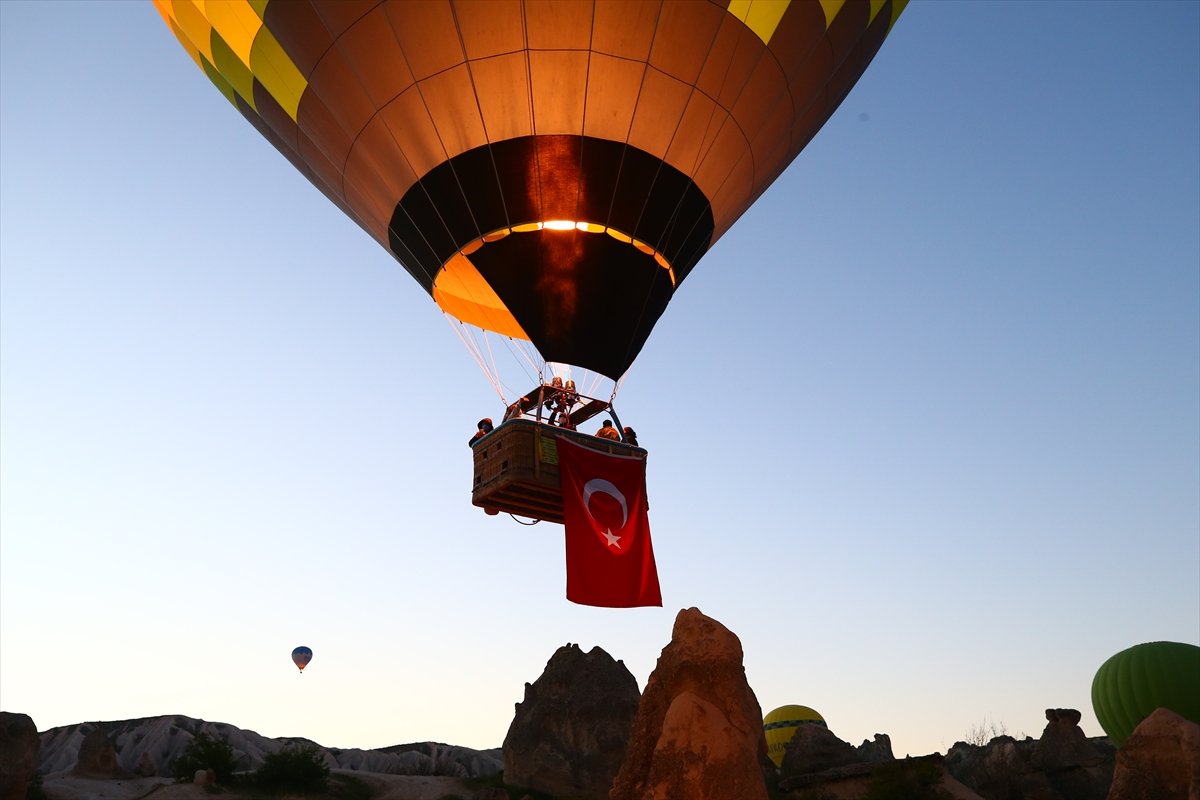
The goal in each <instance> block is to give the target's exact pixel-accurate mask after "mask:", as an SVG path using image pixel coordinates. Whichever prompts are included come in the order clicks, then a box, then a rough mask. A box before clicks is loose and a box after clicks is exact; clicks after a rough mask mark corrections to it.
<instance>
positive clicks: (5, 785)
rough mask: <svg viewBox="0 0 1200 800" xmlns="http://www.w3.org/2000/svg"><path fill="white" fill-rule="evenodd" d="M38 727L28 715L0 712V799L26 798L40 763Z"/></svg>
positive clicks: (19, 799)
mask: <svg viewBox="0 0 1200 800" xmlns="http://www.w3.org/2000/svg"><path fill="white" fill-rule="evenodd" d="M39 747H41V740H39V739H38V732H37V726H36V725H34V724H33V720H32V719H30V717H29V715H27V714H14V713H12V712H10V711H0V800H25V791H26V790H27V789H28V788H29V781H30V779H31V778H33V773H34V772H36V771H37V766H38V748H39Z"/></svg>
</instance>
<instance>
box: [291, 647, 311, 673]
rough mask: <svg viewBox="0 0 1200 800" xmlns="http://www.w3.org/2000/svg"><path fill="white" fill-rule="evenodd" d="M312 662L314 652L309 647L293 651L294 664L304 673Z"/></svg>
mask: <svg viewBox="0 0 1200 800" xmlns="http://www.w3.org/2000/svg"><path fill="white" fill-rule="evenodd" d="M310 661H312V650H310V649H308V648H307V647H297V648H296V649H295V650H293V651H292V663H293V664H295V665H296V666H297V667H299V668H300V671H301V672H304V668H305V667H307V666H308V662H310Z"/></svg>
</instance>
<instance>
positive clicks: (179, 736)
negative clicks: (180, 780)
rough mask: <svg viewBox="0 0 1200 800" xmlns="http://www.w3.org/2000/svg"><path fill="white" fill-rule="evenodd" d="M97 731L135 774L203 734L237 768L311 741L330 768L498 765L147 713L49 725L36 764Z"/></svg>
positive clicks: (456, 769)
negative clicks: (341, 746) (228, 752)
mask: <svg viewBox="0 0 1200 800" xmlns="http://www.w3.org/2000/svg"><path fill="white" fill-rule="evenodd" d="M96 730H100V731H102V732H103V733H104V735H106V736H107V737H108V739H109V741H110V742H112V744H113V746H114V748H115V750H116V760H117V763H118V764H119V765H120V767H121V768H122V769H124V770H127V771H129V772H133V773H137V774H138V775H143V776H151V775H157V776H161V777H170V776H171V775H172V770H171V765H172V764H173V763H174V761H175V760H176V759H177V758H179V757H180V756H181V755H182V754H183V751H184V750H185V749H186V748H187V746H188V744H189V743H190V742H191V741H192V739H193V738H194V737H195V736H196V735H197V734H200V733H205V734H207V735H209V736H211V737H213V738H214V739H220V740H222V741H224V742H226V743H228V744H229V746H230V747H231V748H232V749H233V753H234V757H235V759H236V761H237V766H236V768H237V769H238V770H254V769H257V768H258V767H259V766H261V765H262V762H263V757H264V756H266V755H268V754H270V753H274V752H276V751H277V750H279V749H281V748H282V747H285V746H287V745H291V744H308V745H314V746H316V747H317V749H318V750H320V751H321V753H322V754H323V756H324V758H325V763H326V764H328V765H329V766H330V768H334V769H336V768H340V769H351V770H360V771H364V772H380V773H384V774H393V775H449V776H451V777H476V776H485V775H495V774H497V773H498V772H500V771H501V769H503V762H502V761H501V758H500V750H499V748H493V749H491V750H472V749H471V748H469V747H456V746H452V745H445V744H438V743H436V742H420V743H414V744H403V745H395V746H392V747H387V748H382V749H379V750H359V749H350V750H338V749H334V748H326V747H320V746H318V745H316V744H315V743H314V742H310V741H308V740H307V739H297V738H280V739H269V738H267V737H266V736H261V735H259V734H257V733H255V732H254V731H248V730H243V729H241V728H237V727H234V726H233V725H229V724H226V723H224V722H205V721H204V720H199V719H193V718H192V717H185V716H182V715H171V716H163V717H148V718H144V719H131V720H122V721H117V722H85V723H81V724H78V725H68V726H64V727H61V728H51V729H50V730H48V731H44V732H43V733H42V734H41V758H40V761H41V763H40V767H39V769H40V770H41V772H42V773H43V774H46V775H50V774H56V773H60V772H65V771H67V770H70V769H72V768H73V767H74V766H75V764H76V762H77V761H78V760H79V751H80V746H81V745H82V743H83V740H84V739H85V738H86V737H87V736H88V734H90V733H92V732H93V731H96Z"/></svg>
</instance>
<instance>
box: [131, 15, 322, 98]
mask: <svg viewBox="0 0 1200 800" xmlns="http://www.w3.org/2000/svg"><path fill="white" fill-rule="evenodd" d="M269 1H270V0H154V6H155V8H157V9H158V13H159V14H161V15H162V17H163V19H164V20H166V22H167V24H168V25H170V26H171V30H172V31H174V32H175V37H176V38H177V39H179V41H180V43H181V44H182V45H183V46H184V49H185V50H187V51H188V53H189V54H190V55H191V56H192V60H193V61H195V62H196V64H197V66H199V67H200V68H201V69H202V70H204V71H205V72H207V73H209V77H210V78H213V75H212V70H213V69H215V70H216V71H217V72H219V73H220V75H221V76H222V77H223V79H224V81H223V82H222V81H218V80H217V79H215V78H213V83H215V84H217V88H218V89H220V90H221V92H222V93H223V94H225V95H226V96H227V97H230V99H231V100H232V92H236V93H237V95H238V96H240V97H241V98H242V99H243V100H245V101H246V103H247V104H249V106H250V107H251V108H253V109H255V111H257V110H258V109H257V107H256V106H255V103H254V82H255V81H256V80H257V81H258V83H260V84H261V85H262V87H263V88H264V89H266V90H267V92H268V93H269V94H270V95H271V97H273V98H275V102H277V103H278V104H279V105H280V107H281V108H283V110H284V111H286V112H287V114H288V116H290V117H291V118H292V120H293V121H295V120H296V118H297V115H298V114H299V108H300V98H301V97H302V96H303V95H304V90H305V89H307V88H308V81H307V80H305V78H304V75H302V74H301V72H300V70H299V69H298V68H297V67H296V64H295V62H293V61H292V59H291V57H290V56H288V54H287V53H286V52H284V49H283V47H282V46H281V45H280V44H279V40H277V39H276V38H275V36H274V35H273V34H272V33H271V32H270V31H269V30H267V29H266V27H265V26H264V25H263V19H264V15H265V14H266V11H267V3H268V2H269Z"/></svg>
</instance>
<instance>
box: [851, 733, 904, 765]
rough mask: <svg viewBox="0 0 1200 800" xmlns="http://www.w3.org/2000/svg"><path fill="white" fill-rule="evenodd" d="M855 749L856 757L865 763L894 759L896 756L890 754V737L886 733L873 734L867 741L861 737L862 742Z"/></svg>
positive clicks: (878, 762) (884, 761)
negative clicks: (870, 739) (871, 738)
mask: <svg viewBox="0 0 1200 800" xmlns="http://www.w3.org/2000/svg"><path fill="white" fill-rule="evenodd" d="M855 749H857V750H858V757H859V758H860V759H861V760H862V761H863V762H865V763H867V764H881V763H886V762H888V761H895V760H896V756H895V755H893V754H892V738H891V737H890V736H888V735H887V734H886V733H877V734H875V738H874V739H873V740H872V741H869V742H868V741H867V740H866V739H863V743H862V744H860V745H859V746H858V747H857V748H855Z"/></svg>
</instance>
